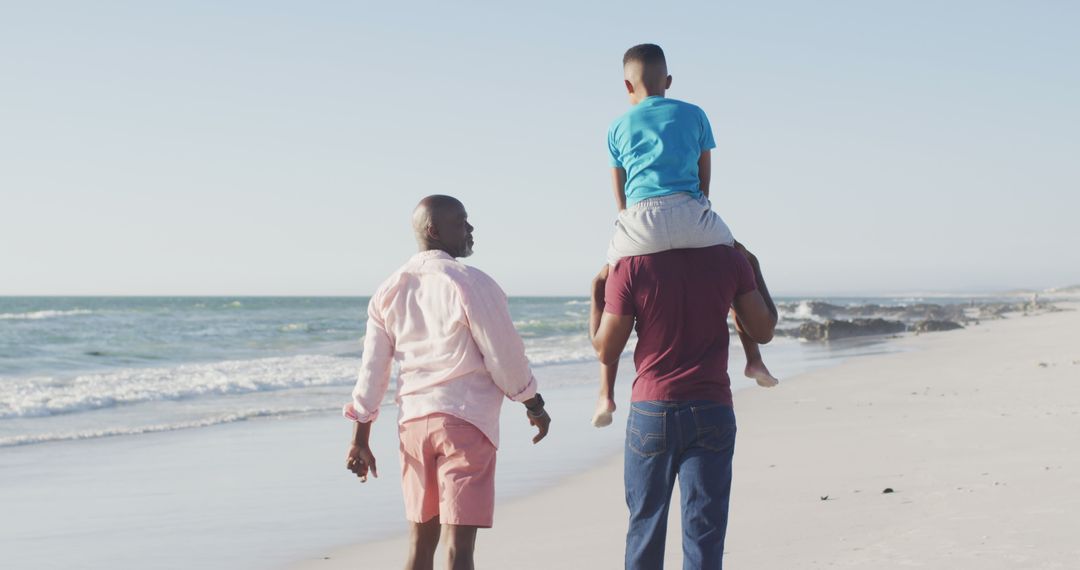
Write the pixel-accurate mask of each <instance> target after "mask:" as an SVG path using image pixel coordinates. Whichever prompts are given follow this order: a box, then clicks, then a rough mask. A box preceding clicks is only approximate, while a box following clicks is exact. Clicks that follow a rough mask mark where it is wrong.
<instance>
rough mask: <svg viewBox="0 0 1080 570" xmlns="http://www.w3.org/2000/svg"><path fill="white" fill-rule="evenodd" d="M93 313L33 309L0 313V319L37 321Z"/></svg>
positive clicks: (90, 312) (78, 310)
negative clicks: (23, 311) (25, 311)
mask: <svg viewBox="0 0 1080 570" xmlns="http://www.w3.org/2000/svg"><path fill="white" fill-rule="evenodd" d="M93 313H94V312H93V311H87V310H86V309H72V310H69V311H31V312H29V313H0V320H12V321H36V320H39V319H55V318H57V317H73V316H77V315H91V314H93Z"/></svg>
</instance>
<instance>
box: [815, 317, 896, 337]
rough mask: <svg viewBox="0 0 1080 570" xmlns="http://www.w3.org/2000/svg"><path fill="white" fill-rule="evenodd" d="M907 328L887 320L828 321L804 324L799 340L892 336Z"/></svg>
mask: <svg viewBox="0 0 1080 570" xmlns="http://www.w3.org/2000/svg"><path fill="white" fill-rule="evenodd" d="M906 329H907V327H906V326H905V325H904V323H902V322H900V321H887V320H885V319H853V320H850V321H839V320H828V321H825V322H824V323H803V324H802V326H800V327H799V338H804V339H806V340H838V339H842V338H851V337H856V336H870V335H878V334H892V333H898V332H903V331H904V330H906Z"/></svg>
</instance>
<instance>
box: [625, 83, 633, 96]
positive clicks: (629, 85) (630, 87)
mask: <svg viewBox="0 0 1080 570" xmlns="http://www.w3.org/2000/svg"><path fill="white" fill-rule="evenodd" d="M623 85H625V86H626V92H627V93H629V94H630V95H633V94H634V84H633V83H630V81H628V80H626V79H623Z"/></svg>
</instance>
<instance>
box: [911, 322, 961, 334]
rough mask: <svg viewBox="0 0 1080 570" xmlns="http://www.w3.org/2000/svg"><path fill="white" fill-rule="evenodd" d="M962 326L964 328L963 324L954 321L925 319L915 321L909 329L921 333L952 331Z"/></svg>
mask: <svg viewBox="0 0 1080 570" xmlns="http://www.w3.org/2000/svg"><path fill="white" fill-rule="evenodd" d="M962 328H964V325H962V324H960V323H958V322H956V321H935V320H932V319H927V320H925V321H919V322H917V323H915V326H914V327H912V329H911V330H913V331H915V334H921V333H928V332H939V331H953V330H956V329H962Z"/></svg>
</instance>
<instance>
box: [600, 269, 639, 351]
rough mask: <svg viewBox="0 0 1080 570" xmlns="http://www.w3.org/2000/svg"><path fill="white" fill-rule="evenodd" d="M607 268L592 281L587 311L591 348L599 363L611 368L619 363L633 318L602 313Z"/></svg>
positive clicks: (632, 327)
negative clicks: (589, 303)
mask: <svg viewBox="0 0 1080 570" xmlns="http://www.w3.org/2000/svg"><path fill="white" fill-rule="evenodd" d="M607 275H608V266H607V265H605V266H604V268H603V269H601V270H600V273H599V274H598V275H597V276H596V278H595V279H593V283H592V301H591V306H590V311H589V333H590V336H591V337H592V344H593V348H594V349H595V350H596V355H597V356H598V357H599V358H600V362H602V363H603V364H606V365H608V366H611V365H613V364H617V363H618V362H619V357H620V356H622V351H623V349H624V348H626V342H627V341H628V340H630V333H631V332H632V331H633V330H634V317H633V316H629V315H614V314H612V313H606V312H604V286H605V285H606V284H607Z"/></svg>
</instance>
